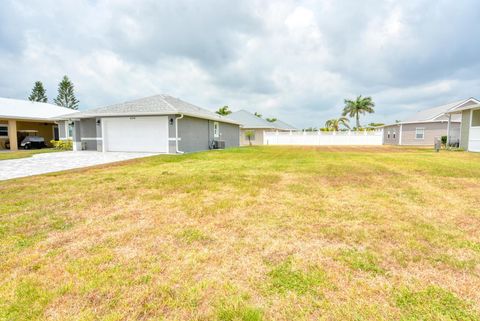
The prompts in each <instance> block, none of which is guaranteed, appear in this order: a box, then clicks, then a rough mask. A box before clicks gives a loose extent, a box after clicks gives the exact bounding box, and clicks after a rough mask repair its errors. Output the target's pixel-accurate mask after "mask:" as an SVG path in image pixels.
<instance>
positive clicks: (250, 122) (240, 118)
mask: <svg viewBox="0 0 480 321" xmlns="http://www.w3.org/2000/svg"><path fill="white" fill-rule="evenodd" d="M227 117H228V118H230V119H233V120H235V121H237V122H239V123H240V124H242V127H243V128H265V129H279V130H297V128H295V127H293V126H292V125H289V124H287V123H285V122H283V121H281V120H278V119H277V120H276V121H274V122H269V121H267V120H265V119H263V118H260V117H258V116H255V115H254V114H252V113H251V112H249V111H246V110H244V109H241V110H239V111H236V112H233V113H231V114H230V115H228V116H227Z"/></svg>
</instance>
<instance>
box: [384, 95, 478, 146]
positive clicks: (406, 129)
mask: <svg viewBox="0 0 480 321" xmlns="http://www.w3.org/2000/svg"><path fill="white" fill-rule="evenodd" d="M477 103H478V100H476V99H475V98H469V99H463V100H460V101H456V102H453V103H450V104H446V105H442V106H438V107H434V108H429V109H426V110H423V111H420V112H417V113H415V114H413V115H412V116H411V117H409V118H408V119H406V120H405V121H402V122H399V123H396V124H392V125H386V126H383V143H384V144H387V145H419V146H420V145H424V146H429V145H433V144H434V142H435V138H436V137H441V136H446V135H447V131H448V129H449V128H450V139H449V141H450V142H451V143H455V142H459V140H460V123H461V117H460V115H457V114H454V115H453V116H452V117H449V116H448V115H447V113H448V112H449V111H451V110H453V109H455V108H459V107H464V106H469V105H472V104H473V105H474V104H477Z"/></svg>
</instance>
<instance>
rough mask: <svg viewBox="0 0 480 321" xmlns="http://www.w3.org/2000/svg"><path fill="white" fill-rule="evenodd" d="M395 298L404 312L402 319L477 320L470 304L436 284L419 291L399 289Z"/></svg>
mask: <svg viewBox="0 0 480 321" xmlns="http://www.w3.org/2000/svg"><path fill="white" fill-rule="evenodd" d="M395 300H396V303H397V306H398V307H399V308H400V309H401V310H402V312H403V313H404V314H403V316H402V319H403V320H422V319H431V320H452V321H453V320H463V321H468V320H478V314H475V313H473V312H472V307H471V306H469V305H468V304H466V303H465V302H464V301H463V300H461V299H459V298H458V297H457V296H456V295H455V294H453V293H451V292H449V291H446V290H444V289H442V288H440V287H436V286H428V287H427V288H425V289H423V290H420V291H412V290H411V289H408V288H404V289H400V290H398V291H397V293H396V296H395Z"/></svg>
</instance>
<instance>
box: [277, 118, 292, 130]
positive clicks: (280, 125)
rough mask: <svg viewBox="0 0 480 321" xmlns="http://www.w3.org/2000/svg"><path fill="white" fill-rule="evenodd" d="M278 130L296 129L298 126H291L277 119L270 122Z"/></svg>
mask: <svg viewBox="0 0 480 321" xmlns="http://www.w3.org/2000/svg"><path fill="white" fill-rule="evenodd" d="M272 124H273V125H275V127H276V128H277V129H278V130H279V131H296V130H298V128H295V127H293V126H292V125H290V124H287V123H285V122H283V121H281V120H279V119H277V120H276V121H274V122H273V123H272Z"/></svg>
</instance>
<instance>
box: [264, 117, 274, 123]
mask: <svg viewBox="0 0 480 321" xmlns="http://www.w3.org/2000/svg"><path fill="white" fill-rule="evenodd" d="M265 120H266V121H268V122H270V123H274V122H276V121H277V119H276V118H275V117H272V118H265Z"/></svg>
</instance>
